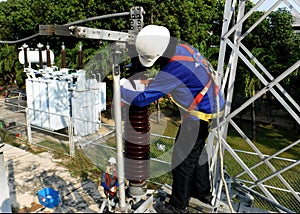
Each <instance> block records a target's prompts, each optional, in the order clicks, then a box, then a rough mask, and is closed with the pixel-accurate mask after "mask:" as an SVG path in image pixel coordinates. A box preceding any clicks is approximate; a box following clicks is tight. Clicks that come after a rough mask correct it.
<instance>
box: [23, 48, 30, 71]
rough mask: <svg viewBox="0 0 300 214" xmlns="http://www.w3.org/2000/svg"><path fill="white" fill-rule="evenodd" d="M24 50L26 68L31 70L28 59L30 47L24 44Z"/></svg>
mask: <svg viewBox="0 0 300 214" xmlns="http://www.w3.org/2000/svg"><path fill="white" fill-rule="evenodd" d="M23 49H24V67H25V68H29V62H28V57H27V49H28V45H26V44H24V45H23Z"/></svg>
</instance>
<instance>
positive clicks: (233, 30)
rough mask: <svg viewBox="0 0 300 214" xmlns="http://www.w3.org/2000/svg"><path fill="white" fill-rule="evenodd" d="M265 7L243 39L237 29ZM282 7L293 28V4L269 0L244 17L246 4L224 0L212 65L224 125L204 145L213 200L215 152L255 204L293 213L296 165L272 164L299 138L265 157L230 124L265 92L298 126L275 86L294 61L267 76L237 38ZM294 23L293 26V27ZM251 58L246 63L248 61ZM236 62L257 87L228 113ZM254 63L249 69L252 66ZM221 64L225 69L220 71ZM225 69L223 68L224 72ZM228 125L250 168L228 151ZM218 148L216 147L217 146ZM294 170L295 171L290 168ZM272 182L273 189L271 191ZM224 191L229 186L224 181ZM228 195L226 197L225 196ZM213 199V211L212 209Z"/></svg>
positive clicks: (217, 179)
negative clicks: (231, 164) (226, 159)
mask: <svg viewBox="0 0 300 214" xmlns="http://www.w3.org/2000/svg"><path fill="white" fill-rule="evenodd" d="M267 4H268V6H269V9H268V10H266V11H265V13H263V15H262V16H261V17H260V18H259V19H258V20H257V21H256V22H255V23H254V24H253V25H252V26H251V27H250V28H249V29H247V31H245V32H244V33H243V34H242V32H243V24H244V23H245V21H246V20H247V19H248V18H249V17H250V16H251V15H252V14H253V13H254V12H255V11H257V9H259V8H260V7H261V6H262V5H267ZM283 4H284V6H285V7H287V8H288V9H289V10H291V12H292V13H293V14H294V16H295V20H296V21H295V22H294V26H293V27H297V26H299V23H298V22H297V20H299V19H300V9H298V10H297V8H300V2H299V1H298V0H274V1H273V2H272V3H271V1H270V0H259V1H257V3H256V4H254V7H253V8H251V9H250V10H249V11H248V12H247V13H245V5H246V0H226V2H225V8H224V17H223V26H222V33H221V42H220V53H219V60H218V67H217V71H218V73H219V74H220V77H219V81H220V83H221V85H222V88H221V89H222V90H223V92H224V94H225V95H226V106H225V110H224V120H222V121H220V123H219V126H218V127H219V132H220V133H221V134H220V135H219V136H222V137H221V138H219V139H220V140H218V142H217V143H215V141H216V140H215V139H216V138H217V132H216V130H213V131H212V132H211V133H210V135H209V141H208V151H209V155H210V156H211V158H212V162H211V168H210V169H211V172H212V180H213V186H214V191H215V193H216V194H215V195H216V198H218V199H220V198H221V197H222V196H221V193H222V186H223V187H224V184H223V183H222V179H221V177H222V173H220V172H218V170H219V168H223V165H221V166H220V164H222V162H221V161H220V160H219V159H218V157H217V156H218V154H217V153H218V150H219V149H221V150H222V152H223V154H224V153H225V151H226V152H228V153H227V154H230V155H231V156H232V157H233V159H234V160H235V161H236V162H237V163H238V165H239V167H240V168H241V170H240V171H241V172H240V173H239V174H236V175H231V176H233V177H234V178H235V179H237V180H239V179H241V180H242V178H245V177H247V179H246V180H243V181H244V183H247V186H248V187H247V190H248V192H252V190H253V192H254V194H256V193H258V192H259V194H257V195H258V196H260V197H259V198H260V199H262V200H263V199H264V200H267V203H268V204H272V205H271V207H268V208H269V209H274V210H275V211H276V210H277V211H278V210H279V211H285V212H290V211H295V212H299V203H300V197H299V191H300V189H299V186H300V185H299V181H298V182H297V181H296V182H295V181H291V180H288V176H289V174H290V173H291V171H293V170H294V171H296V170H297V169H298V168H299V163H300V160H296V161H295V160H294V161H290V162H289V161H287V162H285V163H284V164H278V161H279V159H280V157H279V156H280V155H281V154H282V153H283V152H284V151H286V150H288V149H293V148H295V147H296V146H297V145H298V146H299V143H300V139H298V140H296V141H295V142H292V143H291V144H290V145H288V146H287V147H285V148H283V149H282V150H280V151H276V152H275V153H274V154H273V155H270V156H265V155H264V154H262V152H261V151H260V150H259V149H258V148H257V147H256V146H255V145H254V143H253V142H252V141H251V139H250V138H249V137H248V136H247V135H246V134H245V133H244V132H243V130H242V129H241V128H240V127H239V126H238V125H237V124H236V123H235V118H236V117H237V115H238V114H239V113H240V112H241V111H243V110H244V109H245V108H247V107H248V106H250V105H251V104H252V103H253V102H254V101H255V100H257V99H258V98H260V97H262V96H263V95H264V94H265V93H266V92H270V93H271V94H272V95H273V96H274V97H275V98H276V99H277V100H278V101H279V102H280V103H281V104H282V106H283V108H284V109H285V110H286V112H288V113H289V115H291V117H292V118H293V119H294V120H295V121H296V123H297V125H300V106H299V104H298V103H297V101H295V100H294V99H293V97H291V96H290V95H289V94H288V92H287V91H286V90H285V89H284V88H283V87H282V86H281V84H280V82H281V81H282V80H283V79H284V78H286V77H287V76H289V75H290V74H292V73H293V72H295V71H296V70H297V69H298V68H299V66H300V60H298V61H296V62H295V63H294V64H293V65H292V66H291V67H290V68H288V69H287V70H283V71H282V73H281V74H280V75H279V76H277V77H273V76H272V74H271V73H272V72H271V71H268V70H267V69H266V68H265V67H264V65H263V64H262V63H261V62H260V60H259V59H257V58H255V57H254V55H253V54H252V53H251V52H250V50H249V49H248V47H246V46H245V45H244V44H243V39H244V38H245V37H247V36H248V34H249V33H250V32H251V31H252V30H253V29H255V28H256V27H257V26H258V25H259V24H260V23H261V22H262V21H263V20H264V19H266V18H267V17H268V15H269V14H270V13H271V12H272V11H274V10H276V8H278V6H280V7H281V6H282V5H283ZM297 24H298V25H297ZM225 52H226V53H227V52H228V53H229V52H230V57H229V60H228V62H226V58H225ZM249 59H251V62H250V60H249ZM240 60H242V61H243V62H244V63H245V64H246V65H247V67H248V68H249V71H251V72H252V73H253V74H254V75H255V76H256V77H257V78H258V79H259V80H260V82H261V83H262V85H263V87H262V88H261V90H260V91H258V92H257V93H256V94H255V96H253V97H251V98H250V99H248V100H247V101H245V102H244V103H243V104H242V105H240V106H239V107H237V108H235V109H234V110H232V106H231V104H232V100H233V99H234V86H235V77H236V74H237V72H238V69H239V64H238V61H240ZM253 62H254V63H255V66H254V65H253ZM225 65H227V67H226V66H225ZM225 67H226V68H225ZM229 125H231V126H232V127H233V128H234V129H235V130H236V131H237V132H238V133H239V134H240V136H241V137H242V138H243V139H244V140H245V144H247V145H248V146H249V147H250V148H252V149H253V154H254V155H255V156H256V158H258V159H259V160H258V161H257V163H256V164H255V165H254V166H249V165H247V163H246V162H245V159H243V158H242V155H240V154H238V153H237V152H236V151H235V150H234V149H232V148H231V147H230V146H229V145H228V143H227V142H226V137H227V132H228V127H229ZM219 144H221V145H222V147H219ZM259 166H264V167H266V169H267V170H266V171H265V172H264V174H263V173H262V172H259V171H258V169H259ZM296 167H298V168H296ZM275 181H276V182H277V184H278V185H276V186H275V183H276V182H275ZM227 185H228V186H230V185H231V183H230V182H227ZM279 192H285V193H286V194H281V193H279ZM231 196H232V195H231ZM286 200H288V201H289V202H288V203H283V201H286ZM217 201H218V200H216V204H215V206H216V207H218V204H217Z"/></svg>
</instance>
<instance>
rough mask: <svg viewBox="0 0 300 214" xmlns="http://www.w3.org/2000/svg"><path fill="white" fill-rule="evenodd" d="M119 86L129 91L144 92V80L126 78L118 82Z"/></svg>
mask: <svg viewBox="0 0 300 214" xmlns="http://www.w3.org/2000/svg"><path fill="white" fill-rule="evenodd" d="M147 83H148V82H147ZM120 86H122V87H123V88H126V89H129V90H131V91H144V90H145V87H146V84H145V80H140V79H137V80H128V79H126V78H122V79H121V80H120Z"/></svg>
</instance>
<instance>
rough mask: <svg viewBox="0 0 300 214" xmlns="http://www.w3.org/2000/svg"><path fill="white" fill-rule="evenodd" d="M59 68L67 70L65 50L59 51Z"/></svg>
mask: <svg viewBox="0 0 300 214" xmlns="http://www.w3.org/2000/svg"><path fill="white" fill-rule="evenodd" d="M61 67H62V68H67V60H66V50H65V49H62V50H61Z"/></svg>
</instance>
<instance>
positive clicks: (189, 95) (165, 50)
mask: <svg viewBox="0 0 300 214" xmlns="http://www.w3.org/2000/svg"><path fill="white" fill-rule="evenodd" d="M135 48H136V52H137V54H138V58H139V62H140V63H141V64H142V65H143V66H144V67H151V66H153V65H157V66H159V68H160V70H159V72H158V74H157V75H156V77H155V78H154V79H153V80H151V81H150V82H149V84H147V85H146V87H145V90H144V91H142V92H141V91H135V90H130V89H128V88H126V87H123V86H122V81H121V96H122V99H123V101H124V102H126V103H128V104H130V105H135V106H138V107H144V106H147V105H149V104H151V103H152V102H154V101H156V100H158V99H159V98H161V97H163V96H164V95H170V97H171V99H172V100H173V101H174V102H175V103H176V104H177V105H178V107H179V110H180V114H181V119H182V122H181V124H180V127H179V130H178V133H177V135H176V138H175V144H174V149H173V153H172V175H173V183H172V194H171V196H170V201H169V203H161V204H159V205H158V206H157V207H156V210H157V211H158V212H162V213H174V212H175V213H178V212H179V213H181V212H182V213H185V212H188V205H189V200H190V198H191V197H193V198H197V199H199V200H200V201H202V202H205V203H210V202H211V199H212V194H211V185H210V178H209V164H208V156H207V153H206V150H205V148H204V146H205V141H206V138H207V137H208V133H209V126H210V123H211V121H212V119H214V118H216V117H220V115H221V112H222V109H223V107H224V99H223V97H222V94H221V93H220V91H219V90H218V87H217V86H218V84H216V83H217V81H215V80H216V78H215V76H214V75H215V73H214V72H213V69H212V67H211V66H210V64H209V62H207V61H206V59H205V58H204V57H203V56H202V55H201V54H200V53H199V51H198V50H196V49H195V48H194V47H192V46H191V45H189V44H187V43H183V42H179V41H178V40H177V39H175V38H172V37H171V36H170V32H169V30H168V29H167V28H166V27H163V26H157V25H147V26H145V27H144V28H143V29H142V30H141V31H140V32H139V33H138V35H137V37H136V42H135Z"/></svg>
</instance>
